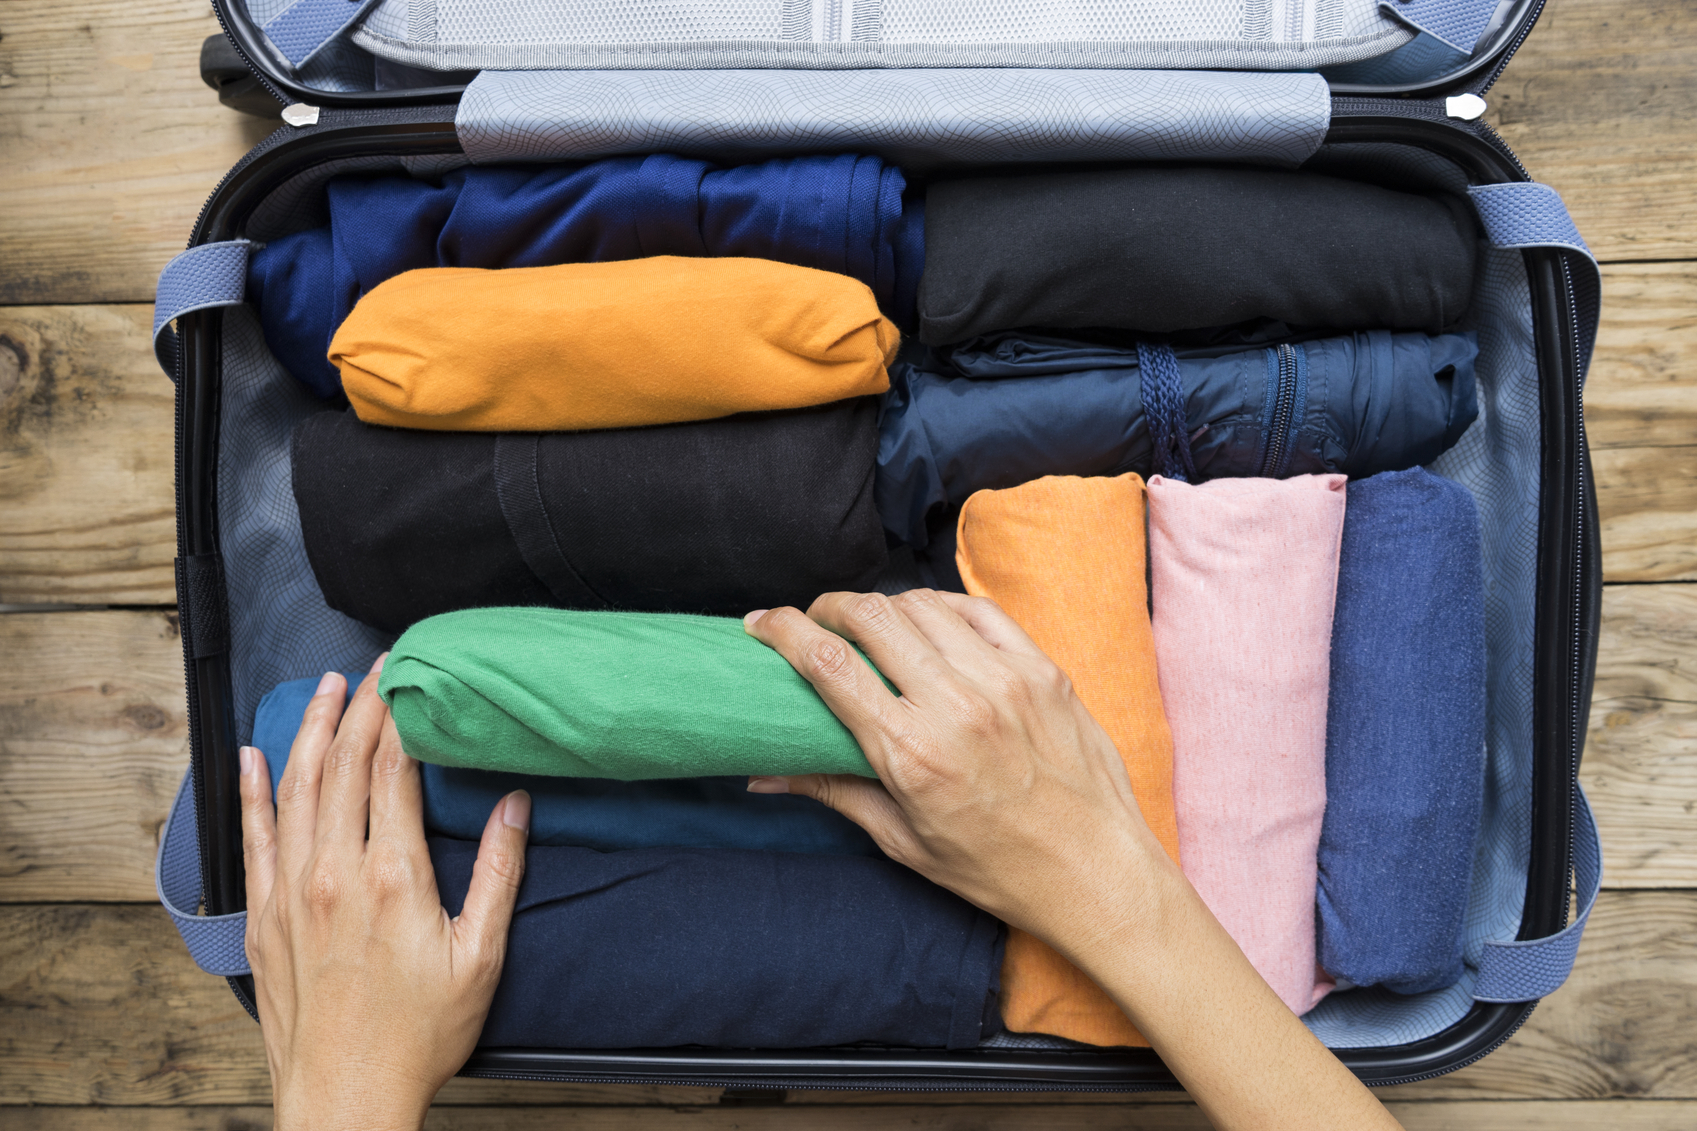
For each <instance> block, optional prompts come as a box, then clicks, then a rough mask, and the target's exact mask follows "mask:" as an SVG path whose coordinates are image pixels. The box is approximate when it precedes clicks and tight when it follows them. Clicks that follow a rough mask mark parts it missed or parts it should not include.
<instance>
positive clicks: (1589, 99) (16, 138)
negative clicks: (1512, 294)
mask: <svg viewBox="0 0 1697 1131" xmlns="http://www.w3.org/2000/svg"><path fill="white" fill-rule="evenodd" d="M1689 25H1690V15H1689V7H1688V6H1687V5H1685V4H1682V3H1680V2H1679V0H1656V2H1654V3H1650V4H1637V5H1618V4H1614V3H1611V2H1609V0H1564V2H1563V3H1560V4H1553V5H1551V6H1550V8H1549V9H1548V10H1546V12H1545V13H1544V15H1543V17H1542V19H1541V20H1540V23H1539V27H1538V29H1537V31H1536V32H1535V33H1534V34H1533V35H1532V36H1531V37H1530V39H1529V40H1528V41H1527V43H1526V45H1525V46H1523V47H1522V49H1521V51H1520V54H1519V55H1518V56H1517V57H1516V58H1515V60H1514V61H1513V62H1512V63H1511V64H1510V65H1509V69H1508V71H1507V72H1506V73H1505V74H1504V77H1503V79H1502V81H1500V82H1499V83H1498V85H1497V87H1496V88H1495V89H1494V90H1493V91H1492V92H1491V94H1490V96H1489V100H1490V102H1491V103H1492V111H1491V115H1492V119H1493V120H1494V121H1495V122H1496V123H1497V124H1498V125H1499V127H1500V128H1501V130H1502V132H1503V134H1504V137H1505V138H1507V140H1508V141H1509V142H1510V144H1512V145H1513V146H1514V147H1515V148H1516V149H1517V151H1519V152H1520V154H1521V156H1522V157H1523V158H1525V160H1526V162H1527V164H1528V166H1529V167H1530V168H1531V169H1532V170H1533V172H1534V174H1535V175H1537V176H1538V177H1539V178H1540V179H1542V180H1545V181H1547V182H1549V183H1550V184H1553V185H1555V186H1556V187H1557V188H1558V189H1560V190H1562V192H1563V193H1564V195H1565V196H1566V198H1567V201H1568V204H1569V206H1570V207H1571V208H1572V210H1573V212H1574V216H1575V218H1576V219H1577V220H1578V222H1579V225H1580V228H1581V230H1582V231H1584V232H1585V234H1586V236H1587V238H1588V239H1589V241H1590V243H1591V246H1592V247H1593V248H1595V249H1597V250H1598V252H1599V254H1601V255H1602V256H1603V257H1604V258H1617V259H1665V258H1678V257H1685V256H1692V255H1694V254H1697V234H1694V233H1697V224H1694V223H1693V220H1694V219H1697V203H1694V202H1693V200H1692V198H1691V194H1690V192H1689V191H1688V190H1687V187H1686V186H1687V185H1688V184H1689V182H1690V180H1691V178H1692V176H1693V173H1694V171H1697V145H1694V144H1693V143H1694V141H1697V130H1694V125H1693V123H1694V115H1693V113H1692V109H1691V108H1692V106H1693V105H1694V104H1697V99H1694V98H1693V93H1694V91H1697V67H1694V65H1693V64H1694V62H1697V58H1694V54H1693V47H1692V45H1691V37H1690V35H1689ZM217 31H218V27H217V23H216V21H215V20H214V19H213V18H212V15H211V13H210V12H208V10H207V8H206V6H205V5H204V4H203V3H200V2H198V0H142V2H140V3H127V2H124V0H87V2H84V3H79V4H76V5H66V4H62V3H59V2H58V0H11V2H10V3H8V4H7V5H5V8H4V14H3V15H0V36H3V40H0V42H3V43H4V54H3V55H0V214H4V215H6V216H7V218H8V223H7V224H6V225H5V226H4V227H3V228H0V303H24V302H141V301H147V300H149V299H150V298H151V295H152V290H153V284H154V281H155V280H156V278H157V277H158V273H159V269H160V267H162V266H163V265H164V263H165V262H166V261H167V260H168V259H169V258H170V257H171V256H172V255H173V254H175V253H176V252H177V251H178V250H180V249H181V248H182V245H183V243H184V241H185V240H186V239H187V237H188V232H189V228H190V226H191V225H192V223H193V221H194V218H195V215H196V213H197V211H198V209H199V207H200V204H201V203H202V201H204V200H205V198H206V195H207V194H208V193H209V192H210V191H211V190H212V188H213V186H214V185H216V183H217V181H218V179H219V177H221V176H222V175H223V173H224V172H225V170H227V169H228V168H229V167H230V166H231V165H232V164H234V163H235V162H236V160H237V159H238V158H239V157H240V156H241V154H242V153H243V152H245V151H246V150H247V149H248V148H249V147H250V146H252V145H253V144H254V143H255V142H257V141H258V140H259V139H260V138H262V137H263V136H264V135H265V133H266V132H268V131H269V130H270V129H271V128H273V126H274V123H271V122H266V121H261V120H259V119H255V118H249V117H247V116H245V115H240V114H236V113H234V112H231V111H229V110H226V109H224V108H223V107H222V106H220V105H219V104H218V102H217V99H216V98H215V97H214V96H213V93H212V92H211V91H210V90H208V89H207V88H206V87H205V86H204V85H203V84H202V83H201V82H200V78H199V74H198V51H199V47H200V42H201V40H202V39H203V38H205V37H206V36H208V35H212V34H214V33H216V32H217ZM142 49H145V50H142Z"/></svg>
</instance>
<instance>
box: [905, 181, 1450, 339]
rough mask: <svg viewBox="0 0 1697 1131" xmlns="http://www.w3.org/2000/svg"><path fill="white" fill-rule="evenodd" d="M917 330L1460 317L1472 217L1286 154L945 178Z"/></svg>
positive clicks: (1434, 329)
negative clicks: (1212, 162) (1282, 165)
mask: <svg viewBox="0 0 1697 1131" xmlns="http://www.w3.org/2000/svg"><path fill="white" fill-rule="evenodd" d="M925 206H926V214H925V273H924V275H923V276H922V277H921V278H920V282H919V337H920V340H921V341H924V342H926V343H928V344H930V345H943V344H946V343H949V342H959V341H963V340H965V339H967V338H970V337H974V336H976V335H979V334H990V333H995V332H998V331H1002V330H1014V329H1019V328H1022V327H1044V328H1049V329H1071V330H1077V329H1084V328H1087V327H1103V328H1112V329H1116V330H1132V331H1138V332H1143V333H1155V334H1166V333H1172V332H1175V331H1181V330H1195V329H1199V328H1202V327H1210V326H1228V325H1232V324H1235V323H1241V322H1247V321H1251V320H1255V319H1275V320H1277V321H1280V322H1284V323H1286V324H1288V325H1290V326H1301V327H1311V328H1314V329H1325V330H1380V329H1382V330H1424V331H1425V332H1426V333H1428V334H1436V333H1439V332H1440V331H1443V330H1446V329H1449V328H1450V327H1452V326H1453V325H1454V324H1455V323H1456V322H1457V321H1459V319H1460V318H1461V316H1462V315H1463V314H1464V313H1465V312H1466V310H1467V305H1468V303H1469V302H1470V301H1471V300H1472V296H1473V263H1474V257H1475V254H1476V246H1477V221H1476V220H1475V218H1474V215H1473V212H1472V207H1471V205H1469V204H1468V203H1467V202H1465V201H1463V200H1460V199H1458V198H1455V197H1447V196H1445V197H1429V196H1420V195H1417V194H1414V193H1407V192H1393V191H1392V190H1390V189H1386V188H1380V187H1379V186H1377V185H1370V184H1364V183H1362V182H1360V181H1350V180H1344V179H1342V178H1339V177H1328V176H1324V175H1323V174H1320V173H1308V172H1301V171H1289V170H1282V169H1230V168H1217V167H1191V168H1174V167H1143V168H1134V169H1111V170H1099V171H1092V172H1072V173H1042V174H1031V175H1022V176H999V177H979V178H974V179H969V180H954V181H941V182H938V183H936V184H933V185H932V186H931V187H930V190H929V191H928V193H927V194H926V205H925Z"/></svg>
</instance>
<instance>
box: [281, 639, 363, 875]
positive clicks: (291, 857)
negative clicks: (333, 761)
mask: <svg viewBox="0 0 1697 1131" xmlns="http://www.w3.org/2000/svg"><path fill="white" fill-rule="evenodd" d="M347 701H348V681H347V680H346V679H344V678H343V677H342V675H341V674H340V673H339V672H325V673H324V678H323V679H321V680H319V681H318V690H317V691H315V692H313V694H312V701H311V702H310V703H308V704H307V705H306V714H305V716H304V717H303V718H302V719H301V725H300V730H298V731H297V732H296V733H295V741H294V744H293V745H292V746H291V747H290V748H289V763H288V765H286V766H284V767H283V779H282V780H281V781H279V782H278V783H277V852H278V859H279V864H280V866H281V867H282V868H283V869H284V870H285V871H286V872H287V873H288V874H289V875H295V874H297V873H298V872H299V871H300V869H301V868H303V867H305V866H306V861H307V858H308V857H310V856H311V855H312V842H313V837H314V836H315V835H316V833H317V831H318V790H319V785H320V783H321V781H322V779H323V774H324V755H325V753H326V752H327V751H328V750H329V749H330V744H331V743H332V742H334V741H335V740H336V727H337V725H338V724H339V723H340V722H341V721H342V709H343V707H344V706H346V704H347Z"/></svg>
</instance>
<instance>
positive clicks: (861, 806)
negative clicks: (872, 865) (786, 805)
mask: <svg viewBox="0 0 1697 1131" xmlns="http://www.w3.org/2000/svg"><path fill="white" fill-rule="evenodd" d="M748 791H749V792H750V793H794V794H798V795H800V796H802V797H811V798H813V800H815V801H817V802H819V803H820V804H822V805H828V806H830V807H831V808H832V809H835V810H836V811H837V812H839V813H841V814H842V815H843V816H845V817H847V818H848V819H849V820H851V821H853V822H854V823H855V824H857V825H859V826H860V827H861V828H863V829H865V830H866V831H867V833H868V834H870V835H871V837H872V839H873V841H875V842H876V843H877V845H878V847H879V848H881V849H883V851H884V855H886V856H888V857H890V858H891V859H892V860H899V861H901V862H903V863H908V862H910V861H911V860H913V859H914V857H913V855H912V854H913V852H914V851H915V850H916V849H917V847H918V844H919V840H918V838H917V837H915V836H914V835H913V829H912V826H910V825H909V824H908V823H907V816H906V815H905V814H904V813H903V812H902V809H901V806H900V805H898V804H897V803H896V799H895V798H893V797H891V796H890V791H889V790H887V789H885V788H884V783H883V782H880V781H875V780H873V779H872V778H863V777H857V776H855V775H854V774H796V775H794V776H793V777H787V778H775V777H751V778H749V779H748Z"/></svg>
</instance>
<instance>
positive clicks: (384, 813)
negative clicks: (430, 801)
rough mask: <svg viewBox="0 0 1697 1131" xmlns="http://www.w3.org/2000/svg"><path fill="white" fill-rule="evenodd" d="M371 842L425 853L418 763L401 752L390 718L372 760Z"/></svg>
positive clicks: (399, 736)
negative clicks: (397, 844)
mask: <svg viewBox="0 0 1697 1131" xmlns="http://www.w3.org/2000/svg"><path fill="white" fill-rule="evenodd" d="M371 839H372V840H373V841H377V840H393V841H396V842H398V843H400V844H403V845H405V846H406V847H408V848H412V849H417V850H420V851H422V850H423V849H424V787H423V785H422V784H421V782H420V778H419V771H418V763H417V762H415V761H413V760H412V759H411V758H409V757H407V753H406V751H405V750H403V749H401V735H400V732H399V731H397V730H396V729H395V720H394V718H393V717H385V718H384V720H383V730H382V733H381V734H380V735H379V737H378V739H377V753H376V754H374V755H372V758H371Z"/></svg>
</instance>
